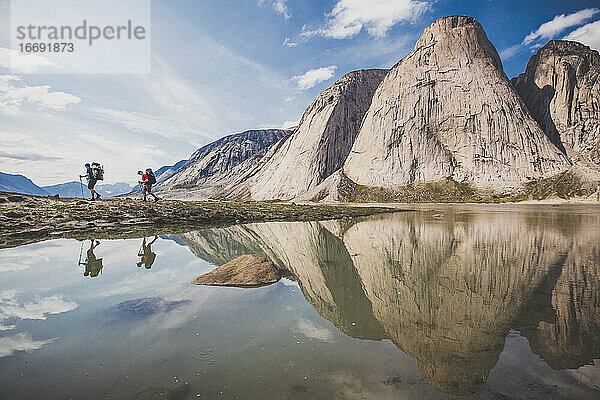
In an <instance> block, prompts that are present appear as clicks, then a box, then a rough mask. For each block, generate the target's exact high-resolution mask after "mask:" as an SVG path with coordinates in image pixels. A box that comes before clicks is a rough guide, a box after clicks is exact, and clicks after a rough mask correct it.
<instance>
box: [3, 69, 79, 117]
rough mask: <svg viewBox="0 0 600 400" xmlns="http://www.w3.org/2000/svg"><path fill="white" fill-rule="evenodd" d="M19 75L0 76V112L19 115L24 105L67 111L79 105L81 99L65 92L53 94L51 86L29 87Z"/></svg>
mask: <svg viewBox="0 0 600 400" xmlns="http://www.w3.org/2000/svg"><path fill="white" fill-rule="evenodd" d="M21 82H22V81H21V77H20V76H17V75H0V111H2V112H5V113H7V114H13V115H17V114H20V113H21V112H22V107H23V105H24V104H27V103H29V104H33V105H35V106H37V107H38V108H40V109H41V108H49V109H53V110H57V111H65V110H66V109H67V106H69V105H71V104H77V103H79V102H80V101H81V99H80V98H79V97H77V96H74V95H72V94H69V93H65V92H52V91H50V89H51V87H50V86H49V85H42V86H27V85H26V84H22V83H21Z"/></svg>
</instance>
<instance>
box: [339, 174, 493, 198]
mask: <svg viewBox="0 0 600 400" xmlns="http://www.w3.org/2000/svg"><path fill="white" fill-rule="evenodd" d="M338 193H339V195H340V198H341V199H342V200H343V201H349V202H358V203H369V202H375V203H390V202H399V203H454V202H457V203H469V202H490V201H494V198H493V195H492V194H490V193H483V192H478V191H477V190H476V189H475V188H474V187H473V186H472V185H471V184H470V183H463V182H457V181H455V180H454V179H452V178H446V179H442V180H440V181H437V182H426V183H413V184H410V185H406V186H401V187H397V188H394V189H386V188H382V187H375V186H365V185H359V184H357V183H355V182H353V181H352V180H350V179H349V178H348V177H347V176H346V175H344V174H342V176H341V179H340V183H339V186H338Z"/></svg>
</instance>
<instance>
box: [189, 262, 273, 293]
mask: <svg viewBox="0 0 600 400" xmlns="http://www.w3.org/2000/svg"><path fill="white" fill-rule="evenodd" d="M280 278H281V275H280V274H279V270H278V269H277V268H275V266H274V265H273V263H272V262H271V261H269V260H265V259H264V258H262V257H259V256H255V255H253V254H246V255H243V256H239V257H238V258H236V259H233V260H231V261H229V262H228V263H227V264H223V265H221V266H220V267H218V268H215V269H213V270H212V271H210V272H208V273H206V274H204V275H200V276H199V277H197V278H196V279H194V280H193V281H192V282H190V283H192V284H194V285H213V286H265V285H270V284H272V283H275V282H277V281H278V280H279V279H280Z"/></svg>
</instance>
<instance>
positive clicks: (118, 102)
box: [0, 0, 600, 185]
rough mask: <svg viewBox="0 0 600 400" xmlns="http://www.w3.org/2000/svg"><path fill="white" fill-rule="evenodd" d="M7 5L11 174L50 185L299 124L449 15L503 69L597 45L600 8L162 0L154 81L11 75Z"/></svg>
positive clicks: (4, 44)
mask: <svg viewBox="0 0 600 400" xmlns="http://www.w3.org/2000/svg"><path fill="white" fill-rule="evenodd" d="M9 4H10V2H9V1H8V0H0V18H1V19H2V20H1V21H0V121H2V123H1V124H0V171H1V172H7V173H19V174H24V175H26V176H28V177H29V178H31V179H33V181H34V182H35V183H37V184H39V185H49V184H55V183H61V182H66V181H71V180H77V175H78V173H81V172H82V167H81V166H82V164H83V163H84V162H86V161H92V160H97V161H101V162H102V163H103V164H104V165H105V168H106V182H107V183H114V182H118V181H127V182H130V183H131V182H135V180H136V178H137V177H136V175H135V172H136V171H137V170H138V169H140V168H145V167H152V168H154V169H157V168H158V167H160V166H162V165H167V164H173V163H175V162H177V161H179V160H181V159H184V158H187V157H188V156H189V155H190V154H191V153H192V152H193V151H194V150H195V149H196V148H197V147H199V146H202V145H204V144H207V143H209V142H211V141H213V140H215V139H217V138H219V137H222V136H224V135H227V134H231V133H236V132H240V131H243V130H246V129H252V128H267V127H273V128H278V127H288V126H292V125H294V124H295V122H296V121H297V120H298V119H299V118H300V116H301V115H302V112H303V111H304V109H305V108H306V107H307V106H308V105H309V104H310V102H311V101H312V100H313V99H314V97H315V96H316V95H317V94H318V93H319V92H321V91H322V90H324V89H325V88H327V87H328V86H329V85H331V84H332V83H333V82H334V81H335V80H336V79H338V78H340V77H341V76H342V75H344V74H345V73H347V72H350V71H352V70H356V69H361V68H382V67H391V66H392V65H393V64H395V63H396V62H397V61H398V60H400V59H401V58H402V57H403V56H405V55H406V54H408V53H409V52H410V51H411V50H412V48H413V46H414V43H415V41H416V40H417V38H418V37H419V36H420V34H421V32H422V31H423V29H424V28H425V27H426V26H427V25H428V24H430V23H431V22H432V21H433V20H435V19H436V18H438V17H442V16H446V15H451V14H466V15H471V16H473V17H475V18H477V19H478V20H479V22H481V24H482V25H483V26H484V28H485V29H486V32H487V34H488V37H489V39H490V40H491V41H492V43H493V44H494V45H495V46H496V48H497V49H498V52H499V53H500V55H501V57H502V60H503V63H504V68H505V72H506V74H507V75H508V76H509V77H513V76H515V75H518V74H519V73H520V72H522V71H523V70H524V68H525V65H526V63H527V60H528V59H529V57H530V56H531V54H533V52H535V50H536V49H537V48H539V47H540V46H542V45H544V44H545V43H546V42H547V41H548V40H550V39H562V38H568V39H572V40H577V41H580V42H583V43H585V44H587V45H589V46H591V47H592V48H595V49H600V4H598V1H597V0H595V1H578V0H571V1H564V0H560V1H554V0H546V1H522V0H520V1H512V0H506V1H485V0H481V1H477V2H473V1H462V0H437V1H429V0H421V1H416V0H369V1H367V0H329V1H323V0H236V1H234V0H218V1H217V0H206V1H202V2H200V1H196V0H176V1H166V0H165V1H153V2H152V26H151V36H152V65H151V67H152V72H151V73H150V74H120V75H117V74H104V75H91V74H75V75H71V74H48V73H44V74H42V73H39V71H40V70H42V69H44V68H48V67H52V65H51V64H52V63H51V61H48V60H47V59H45V58H43V57H41V56H28V57H21V58H19V59H18V62H17V63H14V64H13V71H11V70H10V69H9V68H8V67H9V65H10V64H9V59H10V50H9V49H8V48H9V46H10V40H9V33H10V32H9V25H10V24H9V22H10V12H9V10H10V9H9Z"/></svg>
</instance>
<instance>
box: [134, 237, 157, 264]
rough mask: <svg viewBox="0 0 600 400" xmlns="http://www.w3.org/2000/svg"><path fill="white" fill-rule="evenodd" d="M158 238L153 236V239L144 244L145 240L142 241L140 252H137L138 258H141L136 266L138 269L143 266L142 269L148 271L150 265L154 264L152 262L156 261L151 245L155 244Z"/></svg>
mask: <svg viewBox="0 0 600 400" xmlns="http://www.w3.org/2000/svg"><path fill="white" fill-rule="evenodd" d="M156 239H158V236H154V239H153V240H152V241H151V242H150V243H148V244H146V238H144V240H142V247H141V248H140V251H138V257H142V258H141V260H140V261H139V262H138V263H137V264H136V265H137V266H138V267H141V266H142V265H144V268H146V269H150V268H152V264H154V260H156V253H155V252H153V251H152V245H153V244H154V242H156Z"/></svg>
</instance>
